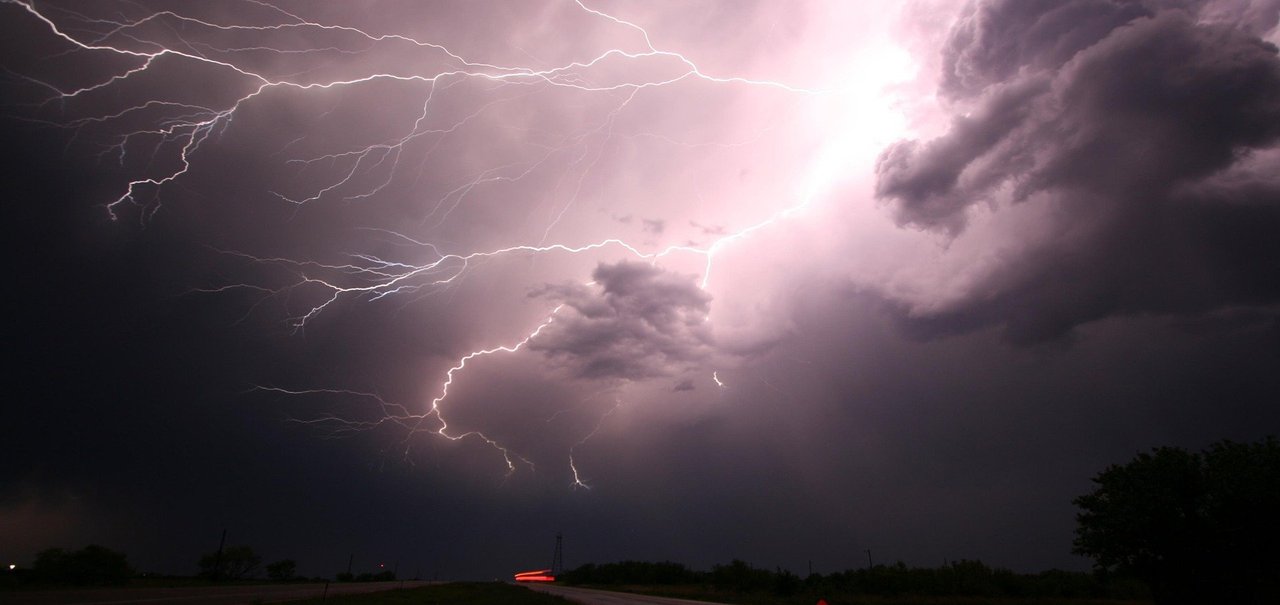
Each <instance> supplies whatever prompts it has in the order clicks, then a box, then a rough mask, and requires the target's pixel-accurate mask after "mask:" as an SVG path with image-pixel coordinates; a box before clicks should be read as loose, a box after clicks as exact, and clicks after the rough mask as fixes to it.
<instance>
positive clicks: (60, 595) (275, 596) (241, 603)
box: [0, 581, 433, 605]
mask: <svg viewBox="0 0 1280 605" xmlns="http://www.w3.org/2000/svg"><path fill="white" fill-rule="evenodd" d="M432 583H433V582H410V581H403V582H401V581H396V582H357V583H350V584H348V583H342V584H337V583H334V584H329V591H328V594H330V595H336V594H355V593H362V592H377V591H380V590H394V589H396V588H401V587H404V588H416V587H418V586H426V585H427V584H432ZM324 594H325V585H324V584H263V585H259V586H188V587H184V588H85V589H77V590H32V591H19V592H0V603H2V604H3V605H135V604H136V605H166V604H169V603H172V604H173V605H247V604H249V603H276V602H280V601H296V600H298V599H310V598H313V597H320V596H322V595H324Z"/></svg>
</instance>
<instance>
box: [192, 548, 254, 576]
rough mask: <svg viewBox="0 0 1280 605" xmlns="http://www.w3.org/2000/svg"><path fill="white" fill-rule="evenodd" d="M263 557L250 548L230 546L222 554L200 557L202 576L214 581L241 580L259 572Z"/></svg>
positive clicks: (209, 554)
mask: <svg viewBox="0 0 1280 605" xmlns="http://www.w3.org/2000/svg"><path fill="white" fill-rule="evenodd" d="M261 564H262V557H259V556H258V555H257V553H255V552H253V549H252V548H249V547H248V546H244V545H241V546H228V547H227V548H225V549H223V550H222V553H221V554H219V553H217V552H211V553H208V554H206V555H204V556H202V557H200V575H202V576H204V577H206V578H209V579H212V580H240V579H243V578H247V577H249V576H251V575H253V574H254V572H256V571H258V566H259V565H261Z"/></svg>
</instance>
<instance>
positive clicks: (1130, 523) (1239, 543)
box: [1074, 437, 1280, 604]
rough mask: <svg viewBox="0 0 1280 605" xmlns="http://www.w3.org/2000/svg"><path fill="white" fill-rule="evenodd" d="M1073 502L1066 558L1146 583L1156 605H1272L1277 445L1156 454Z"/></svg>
mask: <svg viewBox="0 0 1280 605" xmlns="http://www.w3.org/2000/svg"><path fill="white" fill-rule="evenodd" d="M1093 481H1094V483H1095V484H1096V485H1097V487H1096V488H1095V489H1094V491H1093V492H1091V493H1088V494H1085V495H1083V496H1080V497H1079V498H1076V500H1075V504H1076V506H1078V507H1079V508H1080V510H1081V512H1080V513H1079V514H1078V515H1077V516H1076V520H1077V522H1078V526H1077V528H1076V540H1075V549H1074V551H1075V552H1076V553H1077V554H1083V555H1087V556H1090V557H1093V558H1094V560H1095V563H1096V566H1097V568H1098V569H1099V570H1101V571H1106V572H1119V573H1122V574H1132V575H1134V576H1137V577H1139V578H1141V579H1143V580H1144V581H1146V582H1147V583H1148V584H1149V585H1150V586H1151V590H1152V596H1153V597H1154V598H1155V601H1156V603H1162V604H1163V603H1173V604H1181V603H1188V604H1190V603H1247V604H1253V603H1274V602H1280V600H1277V597H1278V596H1280V442H1277V441H1276V439H1275V438H1274V437H1268V438H1267V439H1264V440H1262V441H1259V442H1257V443H1235V442H1231V441H1222V442H1219V443H1216V444H1214V445H1212V446H1211V447H1210V448H1209V449H1207V450H1205V451H1202V452H1199V453H1193V452H1188V451H1187V450H1184V449H1181V448H1174V447H1162V448H1157V449H1154V450H1152V451H1151V452H1150V453H1143V454H1139V455H1138V456H1137V457H1136V458H1134V459H1133V460H1131V461H1130V462H1128V463H1126V464H1124V465H1112V466H1110V467H1108V468H1107V469H1106V470H1104V471H1103V472H1101V473H1099V474H1098V476H1097V477H1095V478H1094V479H1093Z"/></svg>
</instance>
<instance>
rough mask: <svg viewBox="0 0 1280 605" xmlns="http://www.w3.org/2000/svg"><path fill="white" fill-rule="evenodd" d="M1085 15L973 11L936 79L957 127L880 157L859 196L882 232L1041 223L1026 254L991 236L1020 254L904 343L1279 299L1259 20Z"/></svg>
mask: <svg viewBox="0 0 1280 605" xmlns="http://www.w3.org/2000/svg"><path fill="white" fill-rule="evenodd" d="M1093 4H1097V3H1095V2H1076V3H1021V2H987V3H978V4H976V5H975V6H974V7H972V8H971V9H970V10H969V12H968V14H967V15H966V17H965V18H962V19H961V20H960V21H959V22H958V24H957V26H956V27H955V29H954V30H953V32H952V36H951V40H950V42H949V43H948V46H947V50H946V52H945V55H944V56H945V66H946V71H945V72H944V76H943V79H942V88H943V91H944V92H946V93H948V94H950V95H952V96H954V97H957V98H959V99H961V100H960V101H957V103H959V105H960V106H961V107H966V108H969V109H968V110H967V112H966V113H964V114H962V115H957V116H956V117H954V118H953V120H952V124H951V128H950V130H949V131H948V132H947V133H946V134H944V135H943V136H941V137H939V138H936V139H933V140H930V141H928V142H919V141H902V142H899V143H896V144H894V145H892V146H890V147H889V148H888V149H886V150H885V152H884V153H883V155H882V156H881V158H880V161H879V164H878V166H877V175H878V183H877V189H876V191H877V195H879V196H880V197H881V198H883V199H886V200H888V201H889V202H890V208H891V209H892V212H893V213H894V216H895V217H896V220H897V221H898V222H899V223H900V224H902V225H908V226H913V227H916V228H922V229H928V230H935V231H939V232H943V233H946V234H949V235H951V236H955V235H957V234H959V233H961V232H962V231H963V230H964V229H965V226H966V224H967V223H968V222H969V221H970V220H971V219H972V217H973V216H975V214H974V212H975V211H977V210H978V209H979V208H990V209H991V210H990V212H993V213H996V214H999V213H1002V212H1006V211H1007V209H1008V208H1009V207H1010V206H1012V205H1020V204H1031V205H1033V206H1039V207H1042V208H1044V213H1043V216H1042V218H1041V219H1040V221H1041V222H1042V224H1041V226H1040V227H1038V228H1037V230H1038V231H1037V232H1038V233H1041V234H1042V235H1039V236H1036V238H1035V239H1026V238H1025V236H1022V235H1020V234H1018V233H1007V234H1006V235H1005V237H1006V239H1007V241H1008V240H1012V241H1018V242H1019V243H1018V246H1019V249H1020V250H1021V252H1019V253H1017V254H1015V255H1010V256H1008V257H1005V258H1004V259H1002V260H1000V261H998V263H997V265H996V267H995V268H994V269H993V270H990V271H988V272H987V273H986V274H985V275H983V276H982V277H981V278H980V280H979V281H978V283H976V284H975V285H973V286H972V288H971V289H970V293H969V294H968V295H967V296H965V297H963V298H962V299H960V300H955V301H952V302H950V303H949V304H948V305H946V306H945V308H940V309H934V310H933V311H930V312H928V313H916V314H914V315H913V316H912V317H911V318H910V320H909V323H910V324H912V325H913V326H914V329H917V330H920V331H922V333H937V332H952V331H957V330H966V329H972V328H974V327H978V326H984V325H990V324H997V325H1002V326H1004V327H1005V329H1006V334H1007V335H1008V336H1009V337H1010V338H1012V339H1013V340H1017V341H1036V340H1042V339H1046V338H1055V337H1058V336H1060V335H1062V334H1064V333H1066V332H1068V331H1070V330H1071V329H1072V328H1073V327H1074V326H1077V325H1080V324H1082V323H1085V322H1088V321H1092V320H1096V319H1100V318H1103V317H1107V316H1110V315H1116V314H1124V315H1131V314H1140V313H1199V312H1205V311H1212V310H1215V309H1221V308H1225V307H1230V306H1235V305H1263V306H1267V305H1272V304H1275V303H1276V302H1277V301H1278V300H1280V299H1278V298H1277V297H1278V296H1280V283H1277V276H1278V275H1280V273H1277V271H1276V269H1277V267H1276V261H1275V259H1276V258H1278V256H1277V253H1278V252H1280V248H1278V247H1277V245H1276V243H1275V242H1276V240H1275V238H1274V237H1273V236H1272V235H1269V234H1274V233H1276V232H1277V230H1280V220H1278V219H1280V177H1276V176H1274V175H1280V170H1277V168H1280V164H1277V159H1278V157H1280V156H1277V153H1276V150H1275V144H1276V142H1277V140H1280V59H1278V58H1277V51H1276V47H1275V46H1274V45H1272V44H1271V43H1268V42H1266V41H1263V40H1262V39H1259V38H1258V37H1257V35H1256V33H1255V32H1256V31H1257V29H1258V28H1271V27H1274V26H1275V24H1276V22H1275V15H1274V11H1272V18H1271V20H1270V21H1268V22H1263V23H1259V21H1258V18H1257V17H1256V15H1255V13H1252V12H1248V11H1246V12H1243V13H1237V14H1234V18H1231V19H1224V18H1223V15H1222V14H1219V13H1214V14H1215V19H1213V20H1209V19H1208V18H1207V17H1205V15H1206V14H1208V13H1207V11H1209V10H1210V9H1221V8H1224V6H1223V4H1222V3H1210V4H1208V5H1204V6H1200V5H1195V6H1187V7H1182V6H1174V7H1171V8H1166V7H1163V6H1155V5H1142V6H1139V5H1137V4H1133V5H1129V4H1124V5H1112V6H1111V8H1110V9H1109V10H1110V12H1107V11H1101V12H1096V11H1093V10H1090V8H1091V7H1092V5H1093ZM1107 4H1109V3H1107ZM1237 8H1240V9H1244V8H1248V7H1244V6H1243V5H1242V6H1239V7H1237ZM1196 9H1198V10H1200V11H1201V12H1200V13H1196V12H1195V10H1196ZM1076 13H1082V14H1083V13H1087V14H1088V15H1089V17H1088V18H1083V17H1079V16H1072V15H1076ZM1241 23H1248V24H1251V25H1249V26H1247V27H1246V26H1241V25H1240V24H1241ZM1046 32H1048V33H1046ZM1244 225H1251V226H1252V228H1248V229H1242V227H1243V226H1244Z"/></svg>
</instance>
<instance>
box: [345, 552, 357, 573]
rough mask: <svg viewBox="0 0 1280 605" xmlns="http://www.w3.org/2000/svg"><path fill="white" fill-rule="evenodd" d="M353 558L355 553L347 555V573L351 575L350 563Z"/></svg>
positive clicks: (352, 561)
mask: <svg viewBox="0 0 1280 605" xmlns="http://www.w3.org/2000/svg"><path fill="white" fill-rule="evenodd" d="M355 560H356V553H351V556H350V557H347V575H351V564H352V563H354V562H355Z"/></svg>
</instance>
